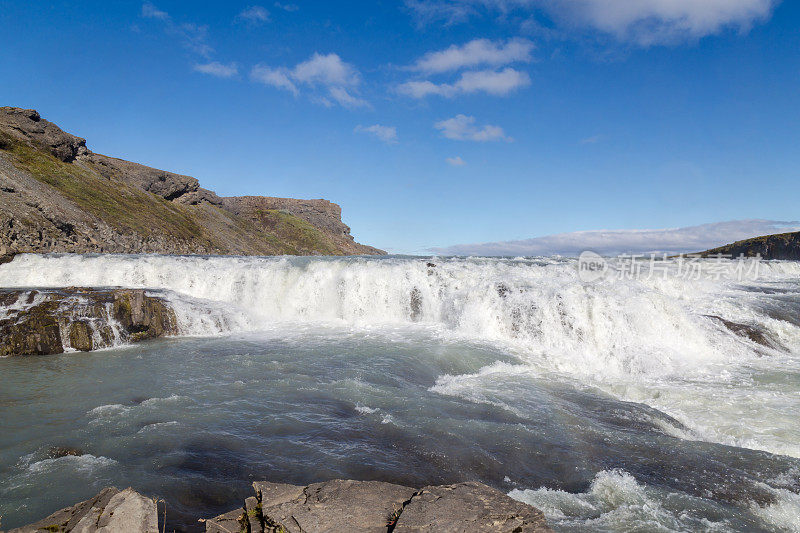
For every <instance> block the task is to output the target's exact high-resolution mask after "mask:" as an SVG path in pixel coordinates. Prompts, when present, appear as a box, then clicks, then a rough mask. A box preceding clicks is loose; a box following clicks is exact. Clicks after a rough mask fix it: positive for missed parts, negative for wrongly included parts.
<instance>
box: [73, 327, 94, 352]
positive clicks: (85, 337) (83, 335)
mask: <svg viewBox="0 0 800 533" xmlns="http://www.w3.org/2000/svg"><path fill="white" fill-rule="evenodd" d="M69 344H70V346H72V347H73V348H74V349H76V350H79V351H81V352H89V351H91V350H92V347H93V343H92V327H91V326H90V325H89V322H88V321H86V320H79V321H77V322H73V323H72V324H71V325H70V327H69Z"/></svg>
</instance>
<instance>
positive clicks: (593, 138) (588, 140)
mask: <svg viewBox="0 0 800 533" xmlns="http://www.w3.org/2000/svg"><path fill="white" fill-rule="evenodd" d="M602 139H603V137H602V136H601V135H592V136H591V137H586V138H585V139H581V141H580V144H597V143H599V142H600V141H601V140H602Z"/></svg>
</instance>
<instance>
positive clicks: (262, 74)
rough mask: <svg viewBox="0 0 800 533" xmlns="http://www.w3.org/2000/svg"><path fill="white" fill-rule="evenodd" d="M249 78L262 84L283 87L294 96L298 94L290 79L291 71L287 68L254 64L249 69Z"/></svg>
mask: <svg viewBox="0 0 800 533" xmlns="http://www.w3.org/2000/svg"><path fill="white" fill-rule="evenodd" d="M250 78H251V79H252V80H253V81H257V82H259V83H263V84H264V85H271V86H272V87H277V88H278V89H284V90H286V91H289V92H290V93H292V94H294V95H295V96H297V95H298V94H299V91H298V90H297V86H296V85H295V84H294V82H293V81H292V80H291V72H290V71H289V70H287V69H283V68H271V67H268V66H266V65H256V66H254V67H253V69H252V70H251V71H250Z"/></svg>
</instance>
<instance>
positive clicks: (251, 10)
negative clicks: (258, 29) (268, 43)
mask: <svg viewBox="0 0 800 533" xmlns="http://www.w3.org/2000/svg"><path fill="white" fill-rule="evenodd" d="M236 20H238V21H241V22H245V23H247V24H251V25H254V26H255V25H259V24H263V23H264V22H267V21H268V20H269V11H267V8H265V7H263V6H249V7H247V8H245V9H243V10H242V11H241V12H239V14H238V15H236Z"/></svg>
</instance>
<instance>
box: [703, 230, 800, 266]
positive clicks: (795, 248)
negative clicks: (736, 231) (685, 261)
mask: <svg viewBox="0 0 800 533" xmlns="http://www.w3.org/2000/svg"><path fill="white" fill-rule="evenodd" d="M718 254H722V255H723V256H731V257H734V258H736V257H739V256H740V255H744V256H745V257H756V256H758V255H760V256H761V257H762V258H763V259H784V260H791V261H800V232H794V233H779V234H777V235H765V236H763V237H755V238H753V239H745V240H743V241H737V242H735V243H733V244H727V245H725V246H720V247H719V248H713V249H711V250H706V251H705V252H701V253H700V254H699V255H701V256H703V257H708V256H714V255H718Z"/></svg>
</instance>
